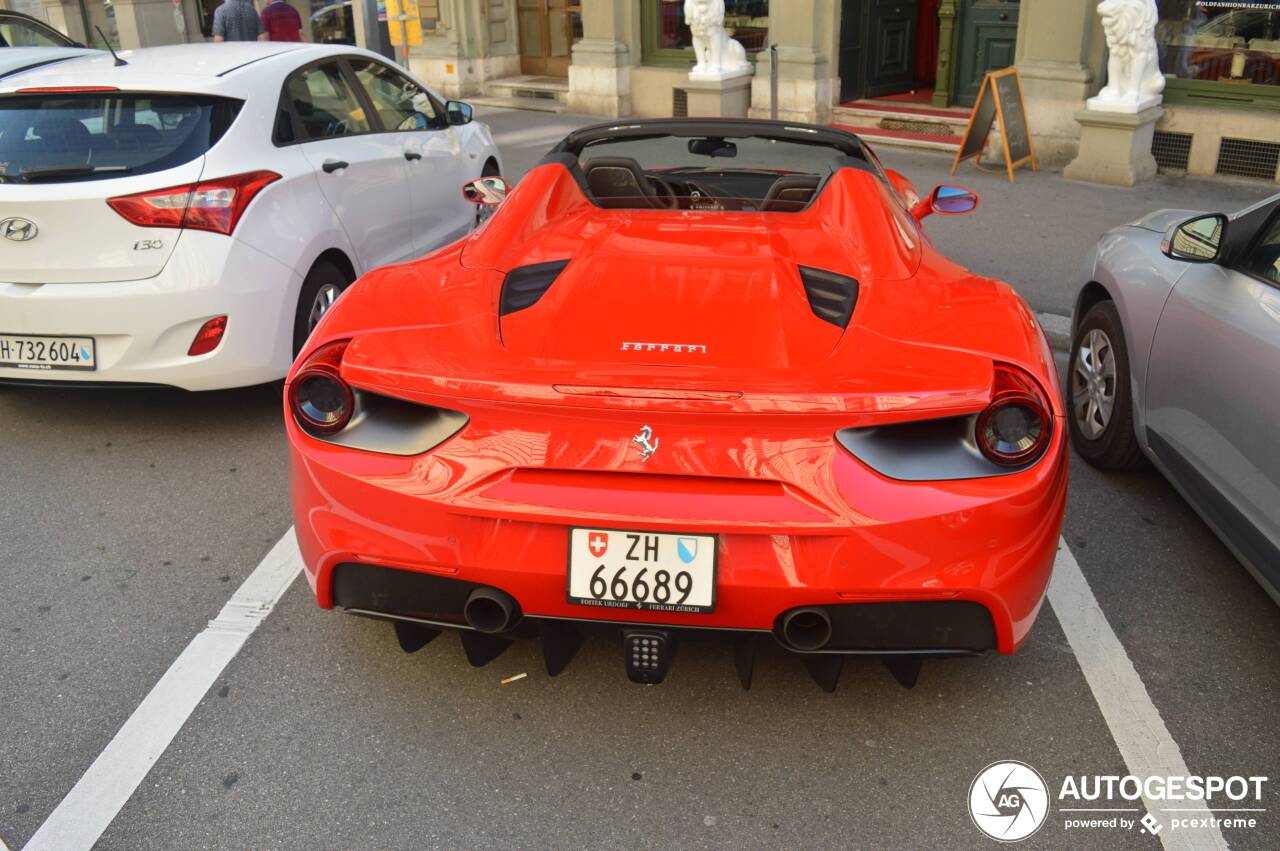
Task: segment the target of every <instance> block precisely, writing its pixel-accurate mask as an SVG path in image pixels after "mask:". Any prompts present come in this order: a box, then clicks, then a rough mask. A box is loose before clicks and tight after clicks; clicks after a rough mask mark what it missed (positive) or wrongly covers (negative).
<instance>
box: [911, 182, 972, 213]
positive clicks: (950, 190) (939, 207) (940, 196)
mask: <svg viewBox="0 0 1280 851" xmlns="http://www.w3.org/2000/svg"><path fill="white" fill-rule="evenodd" d="M976 209H978V193H976V192H974V191H973V190H971V189H965V188H964V187H963V186H955V185H954V184H951V183H942V184H939V185H938V186H937V187H935V188H934V190H933V191H932V192H930V193H929V197H928V198H926V199H924V200H923V201H921V202H920V203H919V204H916V205H915V206H914V207H912V208H911V215H912V216H914V217H915V220H916V221H921V220H922V219H924V218H925V217H926V216H931V215H933V214H934V213H938V214H939V215H943V216H960V215H963V214H965V213H972V212H973V211H974V210H976Z"/></svg>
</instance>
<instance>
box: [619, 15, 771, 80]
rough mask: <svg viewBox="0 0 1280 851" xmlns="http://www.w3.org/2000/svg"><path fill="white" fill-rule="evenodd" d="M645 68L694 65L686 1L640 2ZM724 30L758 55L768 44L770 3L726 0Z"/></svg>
mask: <svg viewBox="0 0 1280 851" xmlns="http://www.w3.org/2000/svg"><path fill="white" fill-rule="evenodd" d="M640 12H641V24H642V28H643V36H644V40H643V47H644V50H643V54H644V63H645V64H646V65H669V66H672V67H677V68H687V67H689V66H690V65H692V64H693V61H694V59H693V37H692V35H691V34H690V32H689V25H688V24H687V23H685V20H684V0H641V6H640ZM724 28H725V30H727V31H728V33H729V35H730V36H732V37H733V38H735V39H737V40H738V41H739V42H741V44H742V46H743V47H745V48H746V49H747V56H748V57H749V58H753V59H754V58H755V56H756V54H758V53H760V51H762V50H764V49H765V48H766V47H768V44H769V0H724Z"/></svg>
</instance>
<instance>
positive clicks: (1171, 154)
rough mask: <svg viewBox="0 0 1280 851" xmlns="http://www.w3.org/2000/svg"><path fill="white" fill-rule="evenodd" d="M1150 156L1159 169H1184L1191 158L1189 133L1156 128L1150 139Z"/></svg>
mask: <svg viewBox="0 0 1280 851" xmlns="http://www.w3.org/2000/svg"><path fill="white" fill-rule="evenodd" d="M1151 156H1153V157H1155V158H1156V165H1157V166H1159V167H1160V170H1161V171H1186V170H1187V163H1188V161H1190V159H1191V134H1190V133H1170V132H1168V131H1165V130H1157V131H1156V132H1155V136H1153V137H1152V139H1151Z"/></svg>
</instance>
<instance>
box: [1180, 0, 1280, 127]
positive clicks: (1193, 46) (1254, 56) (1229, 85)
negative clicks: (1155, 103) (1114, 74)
mask: <svg viewBox="0 0 1280 851" xmlns="http://www.w3.org/2000/svg"><path fill="white" fill-rule="evenodd" d="M1157 5H1158V8H1159V11H1160V22H1159V23H1158V24H1157V25H1156V45H1157V47H1158V49H1159V52H1160V70H1161V71H1163V72H1164V73H1165V75H1166V77H1167V78H1168V81H1169V82H1168V86H1167V88H1166V96H1165V100H1167V101H1169V102H1170V103H1206V104H1207V103H1211V102H1217V103H1218V104H1220V105H1224V106H1225V105H1231V106H1238V107H1242V108H1252V109H1274V108H1280V0H1158V4H1157Z"/></svg>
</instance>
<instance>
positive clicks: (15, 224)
mask: <svg viewBox="0 0 1280 851" xmlns="http://www.w3.org/2000/svg"><path fill="white" fill-rule="evenodd" d="M39 232H40V228H38V227H36V223H35V222H33V221H31V220H30V219H20V218H18V217H17V216H13V217H11V218H8V219H5V220H4V221H0V236H3V237H4V238H5V239H7V240H10V241H12V242H26V241H27V240H29V239H35V238H36V234H38V233H39Z"/></svg>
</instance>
